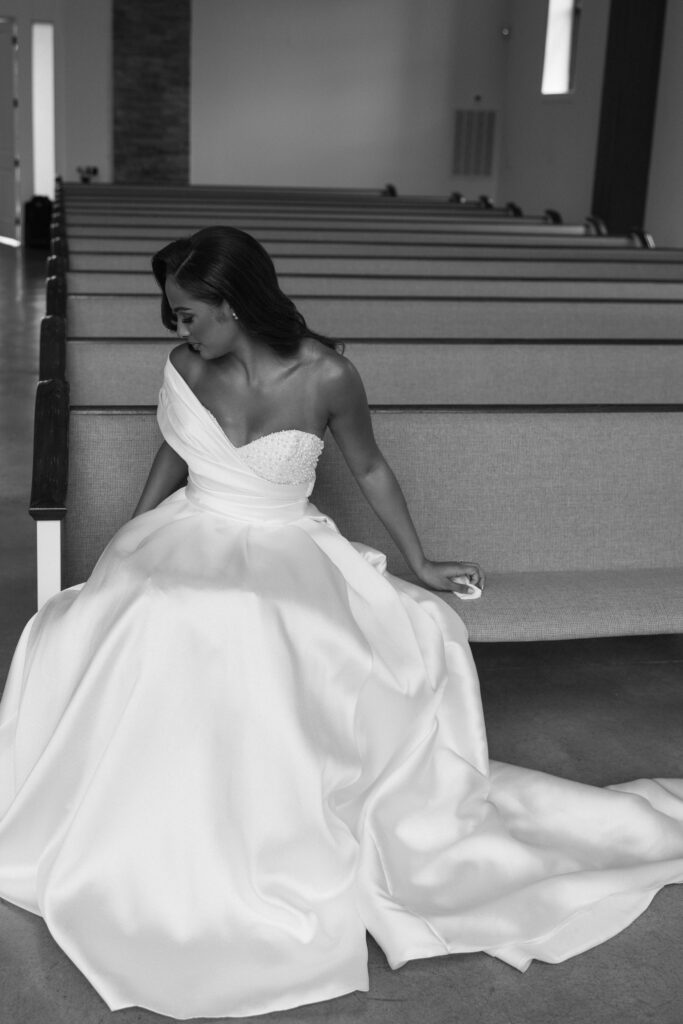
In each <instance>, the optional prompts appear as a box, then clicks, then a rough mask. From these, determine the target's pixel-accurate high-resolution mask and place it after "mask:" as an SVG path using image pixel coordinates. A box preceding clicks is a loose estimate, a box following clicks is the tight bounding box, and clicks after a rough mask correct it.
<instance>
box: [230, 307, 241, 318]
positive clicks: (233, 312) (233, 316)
mask: <svg viewBox="0 0 683 1024" xmlns="http://www.w3.org/2000/svg"><path fill="white" fill-rule="evenodd" d="M230 312H231V313H232V318H233V320H239V317H238V315H237V313H236V312H235V310H234V309H231V310H230Z"/></svg>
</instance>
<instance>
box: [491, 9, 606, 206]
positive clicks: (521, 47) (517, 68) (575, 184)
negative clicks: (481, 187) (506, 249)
mask: <svg viewBox="0 0 683 1024" xmlns="http://www.w3.org/2000/svg"><path fill="white" fill-rule="evenodd" d="M547 6H548V5H547V0H511V4H510V39H509V43H508V64H507V86H506V90H505V123H504V132H503V141H502V155H501V161H500V176H499V196H498V198H499V199H500V200H502V201H509V200H512V201H514V202H516V203H518V204H519V205H520V206H521V207H522V209H523V210H524V211H525V213H538V212H541V211H542V210H544V209H546V208H548V207H554V208H556V209H558V210H559V212H560V213H561V214H562V216H563V217H564V219H565V220H566V221H579V220H582V219H583V218H584V217H586V216H587V215H588V214H589V213H590V212H591V201H592V195H593V177H594V173H595V158H596V153H597V140H598V131H599V126H600V106H601V99H602V79H603V72H604V65H605V48H606V42H607V27H608V22H609V7H610V3H609V0H591V3H584V4H583V11H582V14H581V24H580V28H579V35H578V49H577V64H576V74H575V89H574V92H573V93H571V94H569V95H567V96H543V95H542V93H541V76H542V71H543V51H544V45H545V30H546V12H547Z"/></svg>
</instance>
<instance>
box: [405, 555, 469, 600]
mask: <svg viewBox="0 0 683 1024" xmlns="http://www.w3.org/2000/svg"><path fill="white" fill-rule="evenodd" d="M416 576H417V578H418V579H419V581H420V583H424V585H425V586H427V587H429V588H430V589H431V590H450V591H451V593H460V594H467V593H468V588H467V587H466V586H465V585H464V584H463V583H454V582H453V581H454V578H455V577H456V576H466V577H467V579H468V580H469V581H470V583H473V584H474V585H475V587H479V589H480V590H483V589H484V583H485V577H484V573H483V572H482V570H481V568H480V567H479V566H478V565H477V563H476V562H425V563H424V564H423V565H422V566H421V568H420V569H418V570H417V571H416Z"/></svg>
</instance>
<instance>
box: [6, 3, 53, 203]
mask: <svg viewBox="0 0 683 1024" xmlns="http://www.w3.org/2000/svg"><path fill="white" fill-rule="evenodd" d="M0 15H2V17H3V18H12V19H14V23H15V29H16V33H17V38H18V41H19V49H18V60H17V70H18V81H17V99H18V101H19V105H18V107H17V110H16V120H15V133H16V151H17V155H18V156H19V159H20V168H19V176H20V177H19V180H20V189H21V201H22V202H25V201H26V200H27V199H30V198H31V196H32V195H33V140H32V137H31V131H32V128H31V24H32V22H34V21H47V22H52V23H53V24H56V23H57V22H58V20H59V17H60V5H59V0H4V2H3V3H2V5H1V6H0ZM55 35H56V36H57V31H56V32H55ZM55 45H56V48H57V47H58V45H59V44H58V42H56V44H55ZM55 65H57V61H55ZM55 77H56V78H57V82H56V88H58V87H59V84H60V83H59V69H58V68H57V66H56V70H55ZM62 126H63V111H62V110H58V111H57V116H56V125H55V127H56V132H55V135H56V136H57V137H58V136H59V135H60V134H61V133H60V127H62ZM57 147H58V149H59V141H58V142H57ZM57 158H58V159H59V152H58V154H57Z"/></svg>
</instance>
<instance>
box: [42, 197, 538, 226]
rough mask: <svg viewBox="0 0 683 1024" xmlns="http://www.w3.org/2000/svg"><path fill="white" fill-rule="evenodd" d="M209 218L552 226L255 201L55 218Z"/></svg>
mask: <svg viewBox="0 0 683 1024" xmlns="http://www.w3.org/2000/svg"><path fill="white" fill-rule="evenodd" d="M198 216H199V217H202V218H203V219H206V218H209V217H211V218H213V219H215V222H216V223H230V221H231V219H232V218H233V217H242V218H246V217H249V218H252V219H254V220H260V221H267V222H271V223H280V222H282V221H292V222H294V223H318V222H320V221H329V222H330V223H336V222H342V223H346V222H349V221H358V222H360V223H370V222H377V223H378V224H383V223H392V222H397V223H404V222H405V223H414V222H419V223H424V224H451V223H452V224H454V225H456V226H457V225H461V224H465V223H472V224H480V223H482V224H483V223H485V224H489V225H494V224H505V223H508V222H513V223H516V224H537V225H543V224H545V225H546V226H548V225H550V224H553V223H557V221H552V220H551V219H550V218H549V217H548V216H547V215H546V214H536V215H521V214H520V216H518V217H511V215H510V214H509V213H508V212H507V211H505V210H502V211H499V210H472V209H469V208H467V209H461V208H458V207H453V206H450V207H449V206H441V207H439V208H438V209H434V208H433V207H427V208H420V207H409V208H407V209H405V208H397V207H392V206H384V207H372V208H370V209H368V208H367V207H365V208H364V207H362V206H348V207H347V206H342V207H340V206H339V205H334V206H328V207H320V206H301V205H299V206H296V207H295V206H292V205H291V204H290V203H283V204H281V205H278V206H274V205H273V204H270V205H267V206H265V205H263V204H261V203H247V202H235V203H225V202H220V203H196V202H188V203H172V204H170V205H169V206H168V207H160V206H157V205H155V206H153V207H152V206H149V205H146V206H145V207H144V208H143V207H142V206H126V205H124V204H122V203H112V204H110V205H108V206H87V207H86V206H84V207H81V208H78V207H76V208H74V207H73V206H71V205H69V206H68V208H66V209H65V210H64V211H62V212H60V218H61V219H64V220H65V221H66V222H67V223H68V227H69V229H74V228H81V227H87V226H93V225H95V226H100V225H102V226H104V227H127V226H131V225H135V224H137V223H140V222H143V223H145V224H148V225H156V226H161V227H163V226H168V225H176V224H177V225H182V226H186V227H189V228H190V229H191V228H192V223H193V221H194V220H196V218H197V217H198Z"/></svg>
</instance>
